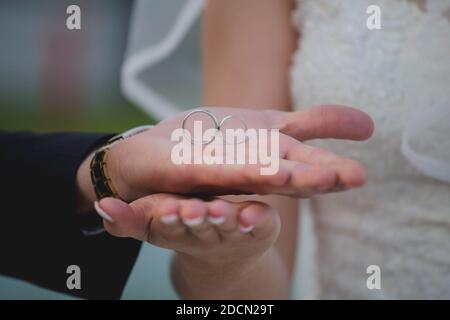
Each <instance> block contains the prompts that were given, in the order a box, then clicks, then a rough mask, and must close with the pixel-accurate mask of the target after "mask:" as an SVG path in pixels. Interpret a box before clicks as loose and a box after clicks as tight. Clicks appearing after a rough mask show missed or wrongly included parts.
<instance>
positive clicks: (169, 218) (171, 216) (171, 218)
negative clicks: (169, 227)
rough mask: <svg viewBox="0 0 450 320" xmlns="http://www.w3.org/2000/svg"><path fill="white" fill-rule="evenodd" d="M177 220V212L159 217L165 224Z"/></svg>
mask: <svg viewBox="0 0 450 320" xmlns="http://www.w3.org/2000/svg"><path fill="white" fill-rule="evenodd" d="M177 220H178V216H177V215H176V214H175V213H171V214H165V215H163V216H161V217H160V218H159V221H161V222H162V223H164V224H172V223H175V222H176V221H177Z"/></svg>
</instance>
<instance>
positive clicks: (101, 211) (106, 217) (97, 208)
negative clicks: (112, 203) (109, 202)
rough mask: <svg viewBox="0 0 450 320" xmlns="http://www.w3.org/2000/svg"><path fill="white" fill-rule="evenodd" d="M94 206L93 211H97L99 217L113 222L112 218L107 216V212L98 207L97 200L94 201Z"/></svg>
mask: <svg viewBox="0 0 450 320" xmlns="http://www.w3.org/2000/svg"><path fill="white" fill-rule="evenodd" d="M94 208H95V211H97V213H98V214H99V215H100V217H102V218H103V219H105V220H106V221H109V222H111V223H112V222H114V220H113V219H112V218H111V217H110V216H109V214H107V213H106V212H105V211H104V210H103V209H102V208H100V205H99V204H98V201H95V202H94Z"/></svg>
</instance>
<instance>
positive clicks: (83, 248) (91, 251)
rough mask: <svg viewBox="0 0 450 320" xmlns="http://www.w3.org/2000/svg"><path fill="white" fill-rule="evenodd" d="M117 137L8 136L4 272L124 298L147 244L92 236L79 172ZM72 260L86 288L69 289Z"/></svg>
mask: <svg viewBox="0 0 450 320" xmlns="http://www.w3.org/2000/svg"><path fill="white" fill-rule="evenodd" d="M110 136H111V135H107V134H81V133H63V134H44V135H36V134H32V133H0V179H1V187H0V188H1V189H2V190H1V193H0V200H1V207H0V208H1V211H0V212H1V213H0V215H1V216H0V219H1V222H0V273H1V274H3V275H7V276H11V277H16V278H20V279H23V280H26V281H29V282H32V283H34V284H36V285H39V286H42V287H45V288H49V289H53V290H57V291H60V292H63V293H67V294H71V295H76V296H79V297H83V298H92V299H117V298H120V296H121V294H122V291H123V288H124V286H125V284H126V282H127V279H128V277H129V274H130V272H131V270H132V268H133V265H134V263H135V260H136V257H137V255H138V253H139V249H140V243H139V242H138V241H135V240H132V239H124V238H114V237H112V236H109V235H108V234H106V233H103V234H100V235H96V236H89V237H88V236H85V235H84V234H83V233H82V228H81V222H80V221H81V220H80V216H81V215H80V214H77V213H76V192H75V191H76V189H75V188H76V186H75V177H76V172H77V169H78V167H79V165H80V164H81V162H82V161H83V159H84V158H85V157H86V156H87V155H88V153H89V152H90V151H91V150H93V149H94V148H95V147H96V146H98V145H100V144H101V143H103V142H104V141H105V140H106V139H108V138H109V137H110ZM92 217H96V215H95V214H92ZM70 265H77V266H79V267H80V269H81V290H76V289H74V290H69V289H68V288H67V285H66V281H67V278H68V277H69V276H70V274H67V273H66V272H67V267H68V266H70Z"/></svg>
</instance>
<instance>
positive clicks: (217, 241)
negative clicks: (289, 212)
mask: <svg viewBox="0 0 450 320" xmlns="http://www.w3.org/2000/svg"><path fill="white" fill-rule="evenodd" d="M96 209H97V212H98V213H99V214H100V215H101V216H102V217H103V218H104V225H105V228H106V230H107V231H108V232H109V233H110V234H112V235H114V236H117V237H132V238H135V239H137V240H141V241H146V242H148V243H151V244H153V245H156V246H158V247H162V248H167V249H172V250H174V251H176V252H177V253H178V254H179V255H180V257H179V258H180V259H183V260H186V262H189V263H199V264H200V263H201V264H202V267H203V268H208V267H211V269H214V268H216V267H218V266H220V268H224V267H225V266H229V268H234V267H237V266H240V268H242V267H243V264H245V263H246V262H248V263H250V264H251V263H252V262H254V261H255V260H256V259H258V257H260V256H261V255H262V254H263V253H264V252H265V251H266V250H267V249H268V248H269V247H270V246H271V245H272V244H273V243H274V242H275V240H276V239H277V237H278V233H279V231H280V218H279V216H278V214H277V212H276V211H275V210H274V209H273V208H272V207H270V206H268V205H267V204H264V203H261V202H256V201H246V202H240V203H233V202H229V201H225V200H222V199H217V198H216V199H212V200H210V201H205V200H201V199H192V198H191V199H188V198H185V197H181V196H176V195H171V194H154V195H150V196H147V197H143V198H140V199H138V200H136V201H133V202H132V203H130V204H127V203H126V202H123V201H121V200H118V199H114V198H104V199H102V200H101V201H99V203H97V204H96Z"/></svg>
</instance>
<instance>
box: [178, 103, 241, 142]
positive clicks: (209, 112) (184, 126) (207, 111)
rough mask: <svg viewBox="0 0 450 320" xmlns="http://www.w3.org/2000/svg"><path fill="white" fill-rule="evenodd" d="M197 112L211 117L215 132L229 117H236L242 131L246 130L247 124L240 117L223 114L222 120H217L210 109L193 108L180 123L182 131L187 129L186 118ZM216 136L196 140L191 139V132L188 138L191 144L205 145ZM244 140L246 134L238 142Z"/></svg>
mask: <svg viewBox="0 0 450 320" xmlns="http://www.w3.org/2000/svg"><path fill="white" fill-rule="evenodd" d="M197 113H203V114H206V115H207V116H208V117H210V118H211V119H212V121H213V123H214V128H215V129H216V130H217V132H219V131H220V130H221V128H222V126H223V125H224V123H225V122H227V121H229V120H230V119H237V120H238V121H239V122H240V123H241V124H242V127H243V128H242V129H243V131H244V134H245V133H246V132H247V128H248V127H247V124H246V123H245V121H244V120H242V119H241V118H240V117H238V116H235V115H228V116H225V117H224V118H223V119H222V121H220V122H219V120H218V119H217V117H216V116H215V115H214V114H213V113H212V112H211V111H209V110H204V109H195V110H192V111H190V112H189V113H188V114H187V115H186V116H185V117H184V119H183V122H182V123H181V128H182V129H183V132H186V131H188V130H187V129H186V123H187V121H188V119H189V118H190V117H192V116H193V115H194V114H197ZM221 133H222V134H223V133H224V132H221ZM216 136H217V134H216V135H215V136H214V137H212V138H211V139H210V140H203V139H202V140H201V141H198V140H195V139H193V138H192V134H191V135H190V137H189V139H190V142H191V143H192V144H195V143H200V144H202V145H207V144H210V143H211V142H213V141H214V140H215V138H216ZM185 137H186V136H185ZM225 138H226V136H225ZM246 140H247V136H245V138H244V140H243V141H238V143H242V142H244V141H246ZM233 142H234V140H233ZM225 144H228V143H227V142H226V141H225Z"/></svg>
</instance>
